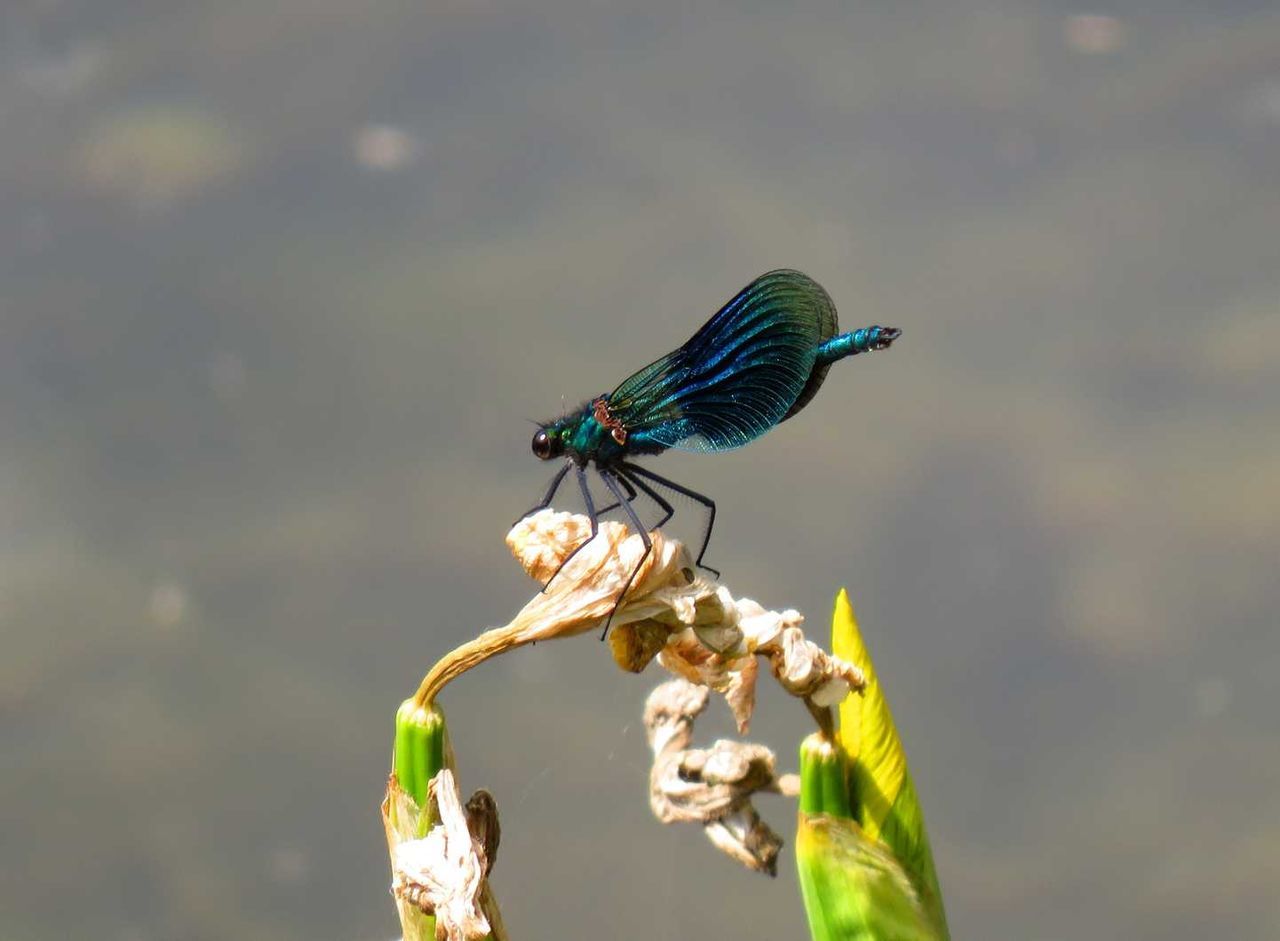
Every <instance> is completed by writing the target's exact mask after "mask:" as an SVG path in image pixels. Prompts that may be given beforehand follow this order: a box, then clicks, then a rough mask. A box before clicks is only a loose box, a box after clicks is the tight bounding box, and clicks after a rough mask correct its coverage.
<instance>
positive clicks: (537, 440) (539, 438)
mask: <svg viewBox="0 0 1280 941" xmlns="http://www.w3.org/2000/svg"><path fill="white" fill-rule="evenodd" d="M551 450H552V448H551V436H550V435H549V434H547V432H546V429H545V428H539V429H538V433H537V434H536V435H534V436H533V453H534V454H535V455H536V456H537V457H539V458H541V459H542V460H544V461H547V460H550V459H551Z"/></svg>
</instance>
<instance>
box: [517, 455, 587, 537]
mask: <svg viewBox="0 0 1280 941" xmlns="http://www.w3.org/2000/svg"><path fill="white" fill-rule="evenodd" d="M572 466H573V464H572V463H571V462H569V461H565V462H564V467H562V468H560V469H559V470H558V471H556V475H555V476H554V477H552V478H551V485H550V486H549V487H547V492H546V494H545V495H544V496H543V497H542V502H541V503H539V504H537V505H536V506H534V507H533V508H531V509H529V510H526V511H525V512H524V513H521V514H520V518H519V519H517V520H516V523H518V522H520V520H522V519H524V518H525V517H526V516H530V515H532V514H534V513H537V512H538V511H539V510H545V509H546V508H547V507H549V506H550V505H551V501H552V499H554V497H555V495H556V491H557V490H559V489H560V484H561V482H562V481H563V480H564V476H565V474H567V473H569V468H570V467H572ZM511 525H512V526H514V525H515V523H512V524H511Z"/></svg>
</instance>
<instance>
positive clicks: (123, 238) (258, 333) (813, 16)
mask: <svg viewBox="0 0 1280 941" xmlns="http://www.w3.org/2000/svg"><path fill="white" fill-rule="evenodd" d="M1113 6H1114V5H1108V6H1107V8H1106V9H1105V10H1102V9H1095V8H1092V7H1075V6H1073V5H1071V4H1066V3H1059V2H1049V0H1044V2H1040V3H1015V2H1010V0H992V2H982V3H977V2H961V3H954V2H951V3H943V2H931V3H924V4H901V3H900V4H857V5H837V4H815V5H811V6H805V7H804V8H801V7H793V6H789V5H787V6H777V7H772V6H769V5H756V6H755V8H749V7H744V6H743V5H738V4H724V3H711V4H702V5H698V6H697V7H696V8H689V7H688V6H687V5H684V4H665V3H648V4H633V5H629V6H628V7H624V6H622V5H616V4H589V3H571V2H544V3H538V4H534V5H525V6H518V5H514V4H499V3H493V2H479V3H449V4H442V3H410V2H390V0H386V2H375V3H348V2H338V0H321V2H315V0H307V2H303V0H275V2H272V3H197V2H194V0H184V2H167V3H146V2H141V0H137V2H124V0H51V2H34V0H30V2H29V0H17V2H11V3H7V4H6V5H5V6H4V8H3V10H0V31H2V33H0V127H2V128H3V131H2V133H0V435H2V436H3V446H2V447H0V637H2V639H0V644H2V646H0V650H2V651H3V655H2V656H0V763H2V765H3V773H2V774H0V848H2V854H3V857H2V858H3V865H0V935H3V936H4V937H5V938H12V939H19V941H27V939H54V938H59V939H60V938H86V937H94V938H100V939H111V941H116V939H118V941H143V939H146V941H150V939H170V938H181V939H222V938H236V939H264V941H265V939H281V941H287V939H303V938H306V939H312V938H334V939H376V938H385V937H390V936H391V935H392V934H393V933H395V931H396V924H395V919H394V913H393V909H392V905H391V903H390V899H389V898H388V897H387V894H386V886H387V881H388V877H387V871H386V863H385V849H384V846H383V842H382V840H383V838H382V834H381V830H380V825H379V822H378V818H377V803H378V801H379V799H380V797H381V790H382V787H383V783H384V777H385V773H386V771H387V768H388V762H389V747H390V731H391V720H392V715H393V713H394V710H395V708H396V705H397V704H398V703H399V701H400V700H401V699H402V698H403V697H405V696H407V695H408V694H409V693H411V692H412V690H413V689H414V687H415V686H416V683H417V681H418V679H419V677H420V675H421V674H422V672H424V671H425V670H426V668H427V667H428V666H429V665H430V663H431V662H432V661H433V660H434V659H435V658H436V657H438V656H439V655H441V654H442V653H444V652H445V651H446V650H447V649H448V648H450V647H451V646H453V645H454V644H456V643H458V642H460V641H462V640H463V639H465V638H467V637H468V636H470V635H472V634H474V633H476V632H477V631H479V630H480V629H482V628H484V627H486V626H488V625H491V624H496V623H501V622H503V621H505V620H506V619H507V618H508V617H510V615H511V614H512V613H513V612H514V611H515V610H516V609H517V608H518V606H519V605H520V604H521V603H522V601H523V600H524V599H525V598H526V597H527V596H528V594H529V593H530V592H531V591H532V590H533V587H534V586H533V585H532V584H531V583H530V582H528V581H527V580H526V579H525V578H524V577H523V575H522V573H521V572H520V570H519V569H518V568H517V567H516V565H515V564H514V563H513V562H512V561H511V559H510V557H509V555H508V554H507V551H506V549H505V548H504V546H503V544H502V537H503V535H504V533H505V530H506V527H507V525H508V524H509V522H510V521H511V519H512V518H513V517H514V516H515V514H517V513H518V512H520V511H521V510H523V509H524V508H525V507H526V506H528V505H529V504H530V503H532V502H533V500H534V499H535V498H536V496H537V495H538V494H539V493H540V491H541V488H542V487H543V485H544V483H545V478H546V476H547V468H546V467H545V466H544V465H541V464H539V463H538V462H537V461H536V460H535V459H534V458H533V457H532V456H531V455H530V454H529V450H528V447H529V437H530V434H531V431H532V426H531V425H530V424H529V423H528V422H527V421H526V419H529V418H543V417H547V416H549V415H551V414H554V413H556V412H558V411H559V410H560V409H561V407H562V405H563V404H565V403H567V404H569V405H574V404H577V403H578V402H579V401H581V400H582V399H584V398H586V397H588V396H591V395H595V394H599V393H600V392H603V391H606V390H608V389H610V388H612V386H613V385H614V384H615V383H616V382H617V381H618V380H619V379H621V378H622V377H623V376H625V375H626V374H628V373H629V372H630V371H632V370H633V369H635V368H638V367H639V366H641V365H642V364H644V363H645V362H648V361H649V360H650V359H652V358H654V357H655V356H657V355H659V354H661V353H663V352H666V351H667V350H668V349H669V348H671V347H673V346H675V345H677V344H678V343H680V342H682V341H683V340H684V339H685V338H686V337H687V336H688V335H689V333H690V332H692V330H693V329H694V328H696V327H697V326H698V325H699V324H700V323H701V322H702V320H703V319H704V318H705V317H706V316H708V315H709V314H710V313H711V312H712V311H713V310H714V309H715V308H716V307H717V306H718V305H719V304H720V303H721V302H722V301H723V300H724V299H725V298H726V297H728V296H729V295H730V294H731V293H732V292H733V291H735V290H736V289H737V288H738V287H740V286H741V285H742V284H744V283H745V282H746V281H747V280H749V279H750V278H751V277H752V276H754V275H755V274H757V273H759V272H761V271H764V270H766V269H768V268H772V267H779V266H794V267H799V268H802V269H804V270H806V271H808V272H809V273H811V274H812V275H813V276H814V277H816V278H817V279H818V280H820V281H821V282H822V283H823V284H825V285H826V287H827V288H828V289H829V290H830V292H831V294H832V295H833V296H834V298H835V299H836V301H837V304H838V305H839V307H840V309H841V311H842V319H843V323H844V324H845V325H847V326H848V327H854V326H858V325H861V324H864V323H872V322H879V323H888V324H893V325H896V326H900V327H902V328H903V329H904V331H905V333H904V336H903V339H902V340H901V341H900V342H899V344H897V345H896V346H895V347H894V349H893V350H892V351H891V352H889V353H885V354H877V355H876V356H874V357H866V358H859V359H858V360H856V361H853V362H850V363H847V364H842V365H841V366H839V367H838V368H837V369H836V370H835V371H833V373H832V375H831V377H830V378H829V379H828V382H827V384H826V386H825V388H824V389H823V391H822V394H821V395H820V396H819V397H818V399H817V400H816V401H815V402H814V403H813V404H812V405H810V406H809V407H808V409H807V410H806V411H805V413H804V414H803V415H802V416H801V417H800V418H798V419H797V420H795V421H794V422H788V423H787V424H786V425H785V426H784V427H782V428H780V429H778V430H777V431H776V432H774V433H772V434H770V435H769V436H768V437H766V438H765V439H763V440H761V441H759V442H757V443H756V444H754V445H752V446H751V448H749V449H747V450H745V451H741V452H737V453H734V454H727V455H715V456H684V455H668V456H664V457H663V458H661V459H660V460H661V469H662V470H663V471H664V472H666V473H670V474H671V475H673V476H675V477H677V478H678V479H680V480H682V481H683V482H685V483H687V484H688V485H690V486H693V487H695V488H697V489H699V490H702V491H705V492H707V493H710V494H711V495H713V496H714V497H715V498H716V499H717V500H718V502H719V506H720V522H719V525H718V528H717V531H716V537H715V540H714V542H713V544H712V549H711V552H710V554H709V556H708V560H709V561H711V562H712V563H713V564H715V565H716V566H717V567H719V568H721V569H722V570H723V571H724V573H725V582H726V584H728V585H729V586H730V587H731V588H732V589H733V590H734V591H735V592H738V593H744V594H747V595H750V596H752V597H755V598H758V599H759V600H760V601H762V602H763V603H765V604H766V605H768V606H771V607H782V606H791V605H794V606H796V607H798V608H800V609H802V610H803V611H805V612H806V613H807V615H808V616H809V618H810V624H811V625H813V626H814V627H815V628H816V629H817V630H819V631H821V630H823V629H824V628H823V625H824V622H825V621H826V618H827V616H828V612H829V606H830V602H831V598H832V596H833V594H834V592H835V590H836V589H837V587H838V586H840V585H847V586H848V587H849V589H850V591H851V593H852V595H853V598H854V601H855V603H856V605H857V606H858V610H859V614H860V616H861V620H862V622H863V627H864V629H865V630H866V633H867V635H868V638H869V641H870V643H871V645H872V648H873V651H874V653H875V655H876V658H877V662H878V664H879V666H880V669H881V673H882V675H883V677H884V679H885V682H886V684H887V688H888V691H889V694H890V696H891V698H892V700H893V703H894V706H895V710H896V713H897V716H898V719H899V723H900V726H901V729H902V732H903V734H904V736H905V737H906V741H907V745H908V750H909V752H910V754H911V758H912V762H913V770H914V774H915V778H916V781H917V787H918V790H919V791H920V793H921V796H922V799H923V801H924V804H925V807H926V809H927V813H928V817H929V822H930V831H931V834H932V837H933V841H934V849H935V854H936V856H937V863H938V870H939V875H940V878H941V880H942V885H943V890H944V894H945V897H946V901H947V905H948V911H949V914H950V919H951V924H952V927H953V929H954V933H955V935H956V937H957V938H1068V937H1089V938H1099V939H1107V938H1116V939H1119V938H1126V939H1128V938H1161V939H1169V941H1176V939H1192V938H1201V937H1205V936H1212V937H1231V938H1258V939H1263V938H1274V937H1276V936H1278V935H1280V900H1278V898H1280V897H1278V896H1277V894H1276V892H1275V874H1276V872H1277V871H1280V723H1278V722H1277V719H1276V716H1277V710H1276V706H1275V690H1276V679H1275V678H1276V676H1277V675H1278V674H1280V641H1278V640H1277V617H1276V611H1277V610H1280V585H1278V583H1277V578H1276V572H1277V560H1280V435H1278V434H1277V429H1278V428H1280V392H1278V391H1277V390H1280V13H1278V12H1277V10H1276V8H1275V6H1274V4H1267V3H1260V2H1235V3H1218V4H1212V5H1209V4H1188V3H1180V2H1178V3H1155V2H1142V3H1132V4H1125V5H1122V6H1120V7H1114V9H1113ZM1116 11H1120V12H1116ZM1112 14H1114V15H1112ZM654 466H655V467H657V466H658V465H657V464H655V465H654ZM566 505H571V504H566ZM681 518H682V519H683V520H684V523H683V524H677V526H676V530H677V531H678V532H679V531H684V532H685V534H686V535H689V536H692V535H696V529H697V527H696V523H695V522H693V521H694V520H695V519H696V514H694V513H690V512H687V511H686V512H685V513H684V514H682V517H681ZM656 681H657V677H656V675H654V674H649V675H645V676H642V677H640V678H634V677H630V676H623V675H620V674H619V673H618V672H617V671H616V669H615V668H614V667H613V666H612V664H611V662H610V660H609V657H608V651H607V648H606V647H605V646H604V645H601V644H598V643H596V642H595V640H594V639H593V638H591V637H584V638H580V639H578V640H577V641H574V642H570V643H562V644H547V645H539V646H538V647H537V648H536V649H534V650H531V651H525V652H521V653H519V654H517V655H515V656H513V657H510V658H508V659H507V660H506V661H499V662H496V663H493V664H489V665H487V666H485V667H484V668H483V669H482V670H480V671H478V672H477V673H476V674H475V675H473V676H469V677H467V678H465V679H464V680H463V681H461V682H459V683H458V684H457V685H456V687H451V688H450V690H449V692H448V694H447V696H446V700H445V704H446V707H447V708H448V709H449V711H450V717H451V728H452V731H453V734H454V739H455V744H456V746H457V749H458V752H459V759H460V774H461V779H462V784H463V787H464V788H466V789H468V790H469V789H471V788H474V787H477V786H486V787H488V788H490V789H491V790H492V791H493V792H494V794H495V796H496V797H497V800H498V802H499V806H500V808H501V811H502V814H503V839H504V842H503V850H502V854H501V856H500V858H499V860H498V868H497V871H496V875H495V880H496V888H497V891H498V895H499V898H500V900H501V902H502V905H503V909H504V914H505V916H506V920H507V923H508V926H509V927H510V928H511V929H512V932H513V936H515V937H518V938H553V937H554V938H563V937H624V938H688V937H706V938H718V937H729V936H732V935H734V934H735V933H737V932H740V931H744V930H745V931H746V932H747V934H748V935H749V936H751V937H760V938H765V937H791V938H794V937H801V936H803V933H804V928H803V914H802V912H801V908H800V904H799V901H798V894H797V891H796V888H795V884H794V876H793V875H792V873H791V871H790V869H791V866H792V863H791V860H790V857H789V856H788V857H787V858H786V859H784V861H783V873H782V875H781V876H780V877H779V878H778V879H777V880H776V881H773V882H769V881H767V880H764V879H762V878H761V877H757V876H752V875H749V874H747V873H745V872H740V871H738V870H736V869H735V868H734V867H733V866H732V865H731V864H730V863H728V862H727V861H724V860H722V859H720V858H718V857H716V856H714V855H713V853H712V851H711V850H710V849H709V847H707V846H706V845H705V844H704V841H703V839H702V837H701V836H700V835H699V834H697V833H693V832H681V831H679V830H673V829H664V828H661V827H659V826H658V825H657V824H656V823H654V822H652V820H651V819H650V818H649V816H648V811H647V808H646V804H645V788H646V781H645V774H646V768H647V751H646V748H645V745H644V740H643V735H642V733H641V731H640V729H639V724H638V723H639V713H640V707H641V703H642V701H643V699H644V696H645V693H646V691H647V689H648V688H649V687H650V686H651V685H653V684H654V683H655V682H656ZM718 721H720V722H721V725H722V727H723V725H724V719H723V715H721V718H720V719H719V720H718ZM807 723H808V720H807V718H806V716H805V714H804V713H803V710H801V709H798V708H797V707H795V706H794V705H793V704H790V703H786V702H784V701H782V700H781V699H780V698H779V697H777V696H774V695H771V694H765V695H764V696H763V701H762V704H761V711H760V712H759V713H758V715H757V718H756V722H755V724H754V727H753V737H754V738H756V739H758V740H762V741H764V742H766V743H768V744H771V745H772V746H773V747H775V748H776V749H778V751H779V753H780V755H781V757H782V762H783V764H784V765H788V764H790V763H792V762H793V760H794V759H793V757H792V756H793V754H794V748H795V745H796V743H797V742H798V740H799V737H800V736H801V734H803V733H804V732H805V731H806V727H807ZM721 730H723V729H721ZM709 735H710V733H708V738H709ZM764 810H765V812H766V814H768V815H770V816H771V817H772V818H773V820H774V822H775V823H776V824H777V825H778V826H779V827H780V828H782V829H783V830H784V831H785V830H786V829H788V828H789V824H790V820H791V814H792V812H793V811H792V808H791V807H790V806H788V805H786V804H784V803H783V802H782V801H780V800H778V801H775V802H774V803H772V804H769V805H766V806H765V807H764Z"/></svg>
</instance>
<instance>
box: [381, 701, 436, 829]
mask: <svg viewBox="0 0 1280 941" xmlns="http://www.w3.org/2000/svg"><path fill="white" fill-rule="evenodd" d="M446 754H448V730H447V729H446V727H445V723H444V713H443V712H442V711H441V710H440V707H439V706H436V705H431V706H419V705H417V704H416V703H414V701H413V700H412V699H406V700H405V701H404V702H403V703H401V704H400V708H399V710H398V711H397V712H396V743H395V765H394V767H395V773H396V779H397V780H398V781H399V782H400V787H401V788H402V789H403V790H404V792H405V793H406V794H408V795H409V796H410V797H412V798H413V799H414V801H415V802H417V804H418V805H419V806H423V805H425V804H426V801H427V785H428V784H430V783H431V779H432V778H434V777H435V776H436V773H437V772H438V771H439V770H440V769H441V768H443V767H445V756H446Z"/></svg>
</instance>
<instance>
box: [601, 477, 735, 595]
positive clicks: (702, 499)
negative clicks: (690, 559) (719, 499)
mask: <svg viewBox="0 0 1280 941" xmlns="http://www.w3.org/2000/svg"><path fill="white" fill-rule="evenodd" d="M618 466H619V467H621V468H622V469H623V470H626V471H628V472H629V473H630V474H633V475H635V476H638V477H643V478H645V479H646V480H650V481H652V482H653V483H655V484H658V485H659V486H662V487H666V488H668V489H670V490H674V491H675V492H676V493H679V494H683V495H684V496H686V497H688V498H689V499H690V500H694V501H696V502H698V503H701V504H702V505H703V506H705V507H706V508H707V512H708V515H707V528H706V531H705V532H704V533H703V534H702V548H700V549H699V550H698V558H697V560H696V561H695V562H694V565H696V566H698V568H701V569H706V570H707V571H708V572H710V573H711V574H712V575H714V576H715V577H716V578H719V577H720V572H719V571H717V570H716V569H713V568H712V567H711V566H709V565H703V564H702V557H703V556H704V555H706V554H707V545H708V544H709V543H710V542H711V530H712V529H713V528H714V527H715V525H716V502H715V501H714V500H712V499H711V498H710V497H708V496H706V495H705V494H701V493H698V492H697V491H696V490H690V489H689V488H688V487H685V486H682V485H680V484H678V483H676V482H675V481H674V480H668V479H667V478H666V477H662V476H660V475H658V474H655V473H654V472H653V471H651V470H648V469H647V468H644V467H641V466H640V465H639V464H632V463H631V462H630V461H621V462H620V463H619V465H618ZM633 479H634V478H633Z"/></svg>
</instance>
